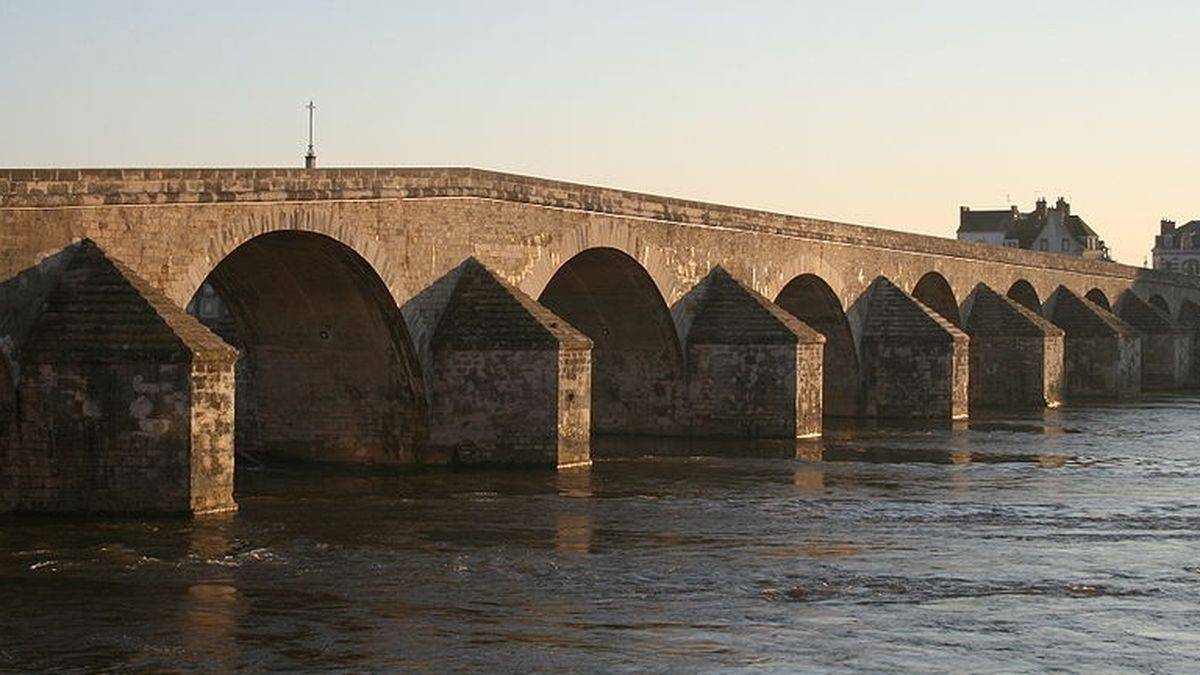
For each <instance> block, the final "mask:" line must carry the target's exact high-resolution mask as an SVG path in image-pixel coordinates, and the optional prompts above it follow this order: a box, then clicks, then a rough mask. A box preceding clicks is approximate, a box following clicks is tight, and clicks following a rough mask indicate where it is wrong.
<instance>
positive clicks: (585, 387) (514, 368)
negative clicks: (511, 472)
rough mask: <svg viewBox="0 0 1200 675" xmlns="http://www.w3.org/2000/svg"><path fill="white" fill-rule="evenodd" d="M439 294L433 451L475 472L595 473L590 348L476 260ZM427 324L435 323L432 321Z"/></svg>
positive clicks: (433, 335) (429, 373)
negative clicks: (514, 468) (552, 469)
mask: <svg viewBox="0 0 1200 675" xmlns="http://www.w3.org/2000/svg"><path fill="white" fill-rule="evenodd" d="M435 286H440V288H437V289H434V290H433V291H431V292H430V298H431V299H440V300H442V302H441V303H439V302H436V300H433V301H432V303H431V304H432V306H430V304H428V303H427V304H426V306H425V307H424V310H425V312H433V313H435V314H436V315H437V319H436V321H435V323H434V324H433V328H432V331H431V332H430V333H429V335H428V344H427V346H426V349H424V350H423V358H424V361H425V363H426V368H425V371H426V372H425V374H426V378H427V380H426V381H427V383H428V390H429V399H430V400H429V403H430V405H429V409H430V438H429V452H430V453H432V455H433V456H442V457H445V458H447V459H449V460H451V461H455V462H461V463H469V464H513V465H550V466H559V467H566V466H573V465H581V464H588V463H589V462H590V461H591V454H590V451H589V447H590V445H589V436H590V433H591V425H590V419H591V414H590V406H591V386H590V385H591V358H590V356H591V341H590V340H588V339H587V337H585V336H584V335H583V334H582V333H580V332H579V331H577V330H575V329H574V328H572V327H571V325H570V324H568V323H567V322H566V321H564V320H562V319H560V318H559V317H557V316H555V315H554V314H553V313H551V312H550V310H548V309H546V308H545V307H542V306H540V305H538V304H537V303H536V302H534V301H533V300H532V299H531V298H529V297H528V296H526V295H525V294H523V293H521V291H519V290H517V289H516V288H514V287H513V286H511V285H510V284H508V283H507V282H505V281H503V280H502V279H500V278H499V277H498V276H496V275H495V274H494V273H492V272H491V271H490V270H489V269H487V268H486V267H485V266H484V265H483V264H482V263H480V262H479V261H477V260H475V259H474V258H470V259H468V260H466V261H464V262H463V263H462V264H460V265H459V266H458V267H457V268H455V269H454V270H453V271H451V272H450V273H449V274H448V275H447V276H446V277H444V278H443V279H442V280H441V281H440V282H439V283H438V284H435ZM437 305H440V309H439V307H438V306H437ZM427 318H428V317H427Z"/></svg>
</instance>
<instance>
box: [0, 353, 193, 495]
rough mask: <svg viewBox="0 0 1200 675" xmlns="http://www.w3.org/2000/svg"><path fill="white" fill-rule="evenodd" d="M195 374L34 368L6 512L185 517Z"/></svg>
mask: <svg viewBox="0 0 1200 675" xmlns="http://www.w3.org/2000/svg"><path fill="white" fill-rule="evenodd" d="M190 371H191V368H190V366H189V365H188V364H186V363H169V364H156V363H149V364H89V363H60V364H29V365H28V366H27V368H26V369H25V374H24V376H23V378H22V383H21V388H20V391H21V419H22V424H21V429H20V437H19V439H18V442H17V443H16V446H15V447H16V448H17V450H16V451H13V452H10V453H9V462H8V465H7V470H6V471H5V475H6V476H7V477H8V485H7V486H6V492H7V494H6V495H5V497H6V499H5V500H4V501H5V504H4V507H5V508H4V509H3V510H13V511H75V512H175V513H186V512H188V511H189V509H190V506H191V494H190V489H189V481H190V479H191V467H190V460H189V446H190V441H191V429H190V427H191V415H190V413H189V411H190V407H191V386H190V383H189V377H190Z"/></svg>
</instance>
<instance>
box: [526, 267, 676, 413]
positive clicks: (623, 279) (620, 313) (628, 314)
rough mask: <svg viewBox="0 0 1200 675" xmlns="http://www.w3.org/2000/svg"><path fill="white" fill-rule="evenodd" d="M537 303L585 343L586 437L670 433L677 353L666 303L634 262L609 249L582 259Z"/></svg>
mask: <svg viewBox="0 0 1200 675" xmlns="http://www.w3.org/2000/svg"><path fill="white" fill-rule="evenodd" d="M538 302H540V303H541V304H542V305H544V306H545V307H546V308H548V309H549V310H550V311H552V312H554V313H555V314H557V315H558V316H560V317H562V318H563V319H565V320H567V321H568V322H569V323H570V324H571V325H572V326H574V327H575V328H577V329H578V330H579V331H581V332H582V333H584V334H585V335H587V336H588V337H589V338H591V340H592V343H593V346H592V429H593V431H595V432H597V433H666V432H673V431H675V428H674V424H675V415H674V404H675V398H676V397H677V396H678V395H679V394H680V392H679V391H678V388H679V386H680V383H681V382H682V379H683V378H682V372H683V357H682V350H681V349H680V345H679V338H678V335H677V333H676V332H675V324H674V322H673V321H672V320H671V313H670V310H669V309H668V308H667V304H666V301H665V300H664V299H663V296H662V293H661V292H660V291H659V289H658V286H657V285H656V284H655V283H654V280H653V279H652V278H651V277H650V274H649V273H648V272H647V271H646V269H645V268H644V267H642V265H641V264H640V263H639V262H638V261H637V260H635V259H633V257H631V256H630V255H629V254H627V253H625V252H623V251H620V250H618V249H615V248H608V247H599V248H590V249H587V250H585V251H582V252H581V253H578V254H576V255H575V256H574V257H572V258H571V259H570V260H568V261H567V262H565V263H563V265H562V266H561V267H560V268H559V269H558V271H556V272H555V273H554V276H553V277H551V278H550V280H549V282H548V283H547V284H546V286H545V288H544V289H543V290H542V292H541V295H540V296H539V298H538Z"/></svg>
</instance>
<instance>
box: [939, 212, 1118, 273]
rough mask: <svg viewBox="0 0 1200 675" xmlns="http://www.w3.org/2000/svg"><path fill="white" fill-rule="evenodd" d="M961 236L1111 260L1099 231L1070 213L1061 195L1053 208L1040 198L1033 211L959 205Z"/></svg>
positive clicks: (959, 236)
mask: <svg viewBox="0 0 1200 675" xmlns="http://www.w3.org/2000/svg"><path fill="white" fill-rule="evenodd" d="M958 238H959V239H961V240H965V241H980V242H983V243H985V244H994V245H996V246H1008V247H1010V248H1024V249H1030V250H1033V251H1045V252H1047V253H1059V254H1062V255H1073V256H1081V257H1084V258H1094V259H1098V260H1109V259H1110V258H1109V255H1108V247H1107V246H1105V245H1104V242H1103V241H1101V239H1100V235H1098V234H1096V231H1095V230H1093V229H1092V228H1091V227H1089V226H1088V224H1087V223H1085V222H1084V221H1083V218H1080V217H1079V216H1076V215H1073V214H1072V213H1071V205H1070V204H1068V203H1067V200H1065V199H1063V198H1062V197H1059V198H1058V202H1056V203H1055V205H1054V206H1053V207H1052V208H1048V207H1047V206H1046V200H1045V199H1039V200H1037V204H1036V205H1035V207H1034V210H1033V211H1030V212H1029V213H1021V212H1020V211H1019V210H1018V209H1017V207H1016V206H1013V207H1010V208H1008V209H1007V210H1003V211H972V210H971V209H970V208H969V207H966V206H963V207H960V208H959V215H958Z"/></svg>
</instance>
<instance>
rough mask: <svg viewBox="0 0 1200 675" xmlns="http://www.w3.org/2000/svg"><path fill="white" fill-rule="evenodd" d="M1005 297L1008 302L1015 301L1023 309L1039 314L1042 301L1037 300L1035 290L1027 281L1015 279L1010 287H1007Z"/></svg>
mask: <svg viewBox="0 0 1200 675" xmlns="http://www.w3.org/2000/svg"><path fill="white" fill-rule="evenodd" d="M1007 295H1008V299H1009V300H1013V301H1015V302H1016V303H1017V304H1019V305H1021V306H1022V307H1024V308H1025V309H1028V310H1030V311H1031V312H1034V313H1036V314H1041V312H1042V301H1041V299H1040V298H1038V293H1037V289H1035V288H1034V287H1033V284H1031V283H1029V282H1028V281H1026V280H1024V279H1017V280H1016V281H1014V282H1013V285H1012V286H1009V288H1008V293H1007Z"/></svg>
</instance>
